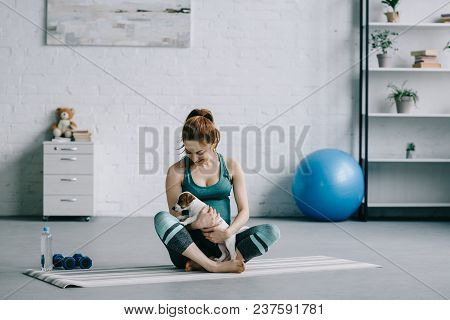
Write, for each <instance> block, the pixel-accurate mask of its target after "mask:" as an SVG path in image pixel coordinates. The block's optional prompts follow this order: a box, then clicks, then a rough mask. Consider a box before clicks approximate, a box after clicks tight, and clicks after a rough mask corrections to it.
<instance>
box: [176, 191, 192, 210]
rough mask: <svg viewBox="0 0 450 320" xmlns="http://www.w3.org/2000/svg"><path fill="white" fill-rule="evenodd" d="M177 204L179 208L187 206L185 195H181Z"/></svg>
mask: <svg viewBox="0 0 450 320" xmlns="http://www.w3.org/2000/svg"><path fill="white" fill-rule="evenodd" d="M177 203H178V205H179V206H180V207H181V208H186V207H187V206H188V205H189V202H188V197H187V193H182V194H181V195H180V197H179V198H178V202H177Z"/></svg>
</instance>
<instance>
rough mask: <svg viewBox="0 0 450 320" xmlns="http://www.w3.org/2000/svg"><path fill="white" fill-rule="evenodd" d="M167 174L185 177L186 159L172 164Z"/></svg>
mask: <svg viewBox="0 0 450 320" xmlns="http://www.w3.org/2000/svg"><path fill="white" fill-rule="evenodd" d="M167 174H174V175H176V176H179V177H183V175H184V159H181V160H179V161H177V162H175V163H174V164H172V165H171V166H170V167H169V169H168V170H167Z"/></svg>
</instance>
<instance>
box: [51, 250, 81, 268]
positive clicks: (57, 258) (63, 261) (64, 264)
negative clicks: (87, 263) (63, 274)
mask: <svg viewBox="0 0 450 320" xmlns="http://www.w3.org/2000/svg"><path fill="white" fill-rule="evenodd" d="M53 266H54V267H55V268H64V269H65V270H71V269H73V268H75V267H76V266H77V262H76V261H75V259H74V258H73V257H64V256H63V255H62V254H60V253H57V254H54V255H53Z"/></svg>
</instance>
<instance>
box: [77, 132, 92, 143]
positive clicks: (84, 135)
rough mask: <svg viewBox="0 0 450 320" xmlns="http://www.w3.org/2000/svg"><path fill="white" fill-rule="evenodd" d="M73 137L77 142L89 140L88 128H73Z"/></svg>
mask: <svg viewBox="0 0 450 320" xmlns="http://www.w3.org/2000/svg"><path fill="white" fill-rule="evenodd" d="M73 138H74V139H75V141H78V142H80V141H82V142H90V141H91V133H90V132H89V130H75V131H73Z"/></svg>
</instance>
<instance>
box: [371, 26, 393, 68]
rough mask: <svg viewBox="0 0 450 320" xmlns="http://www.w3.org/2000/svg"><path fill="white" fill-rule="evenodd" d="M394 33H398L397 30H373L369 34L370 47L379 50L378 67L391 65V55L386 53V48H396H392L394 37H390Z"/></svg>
mask: <svg viewBox="0 0 450 320" xmlns="http://www.w3.org/2000/svg"><path fill="white" fill-rule="evenodd" d="M396 35H398V33H397V32H392V31H390V30H375V31H374V32H373V33H371V34H370V37H371V41H370V42H371V44H372V49H376V50H378V51H381V53H379V54H377V59H378V66H379V67H380V68H388V67H390V66H391V65H392V57H391V56H389V55H388V54H387V53H388V49H393V50H397V48H394V39H392V37H393V36H396Z"/></svg>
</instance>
